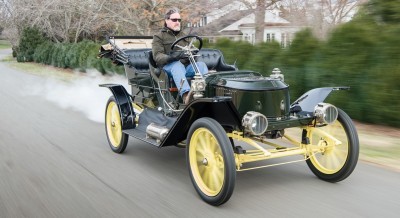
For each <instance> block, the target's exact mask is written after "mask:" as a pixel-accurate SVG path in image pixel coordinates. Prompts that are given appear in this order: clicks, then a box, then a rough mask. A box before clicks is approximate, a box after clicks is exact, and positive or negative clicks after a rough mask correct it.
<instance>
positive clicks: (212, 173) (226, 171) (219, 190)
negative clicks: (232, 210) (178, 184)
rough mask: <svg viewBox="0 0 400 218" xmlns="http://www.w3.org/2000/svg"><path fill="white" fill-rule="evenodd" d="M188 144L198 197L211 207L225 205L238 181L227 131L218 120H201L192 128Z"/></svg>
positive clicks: (190, 170)
mask: <svg viewBox="0 0 400 218" xmlns="http://www.w3.org/2000/svg"><path fill="white" fill-rule="evenodd" d="M188 142H189V143H188V147H187V163H188V167H189V173H190V178H191V180H192V183H193V185H194V187H195V189H196V191H197V193H198V194H199V195H200V197H201V198H202V199H203V200H204V201H205V202H207V203H209V204H211V205H214V206H217V205H221V204H223V203H225V202H226V201H228V200H229V198H230V197H231V195H232V193H233V189H234V187H235V179H236V168H235V159H234V154H233V149H232V145H231V143H230V141H229V138H228V137H227V135H226V132H225V130H224V129H223V128H222V126H221V125H220V124H219V123H218V122H217V121H215V120H214V119H211V118H200V119H198V120H196V121H195V122H194V123H193V124H192V126H191V127H190V130H189V134H188Z"/></svg>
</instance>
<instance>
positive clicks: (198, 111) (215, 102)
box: [160, 97, 242, 147]
mask: <svg viewBox="0 0 400 218" xmlns="http://www.w3.org/2000/svg"><path fill="white" fill-rule="evenodd" d="M201 117H210V118H213V119H214V120H216V121H217V122H218V123H220V124H221V125H222V126H223V127H224V128H225V129H226V130H240V129H241V128H242V126H241V119H240V115H239V112H238V111H237V110H236V108H235V105H233V103H232V99H231V97H213V98H200V99H197V100H194V101H192V102H191V103H190V104H189V105H188V106H187V107H186V108H185V109H184V110H183V111H182V113H181V114H180V115H179V117H178V119H177V120H176V122H175V124H174V125H173V126H172V128H171V129H170V131H169V133H168V135H167V136H166V138H165V140H164V141H163V142H162V143H161V145H160V147H163V146H169V145H176V144H177V143H179V142H181V141H182V140H185V139H186V136H187V133H188V131H189V128H190V126H191V125H192V123H193V122H194V121H196V120H197V119H199V118H201Z"/></svg>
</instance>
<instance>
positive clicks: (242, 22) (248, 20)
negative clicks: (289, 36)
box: [219, 10, 290, 32]
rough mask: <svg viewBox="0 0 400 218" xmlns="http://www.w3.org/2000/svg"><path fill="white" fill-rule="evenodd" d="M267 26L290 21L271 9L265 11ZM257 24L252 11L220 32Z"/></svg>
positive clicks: (286, 23)
mask: <svg viewBox="0 0 400 218" xmlns="http://www.w3.org/2000/svg"><path fill="white" fill-rule="evenodd" d="M264 22H265V25H266V26H287V25H289V24H290V22H289V21H287V20H285V19H283V18H282V17H280V16H279V15H277V14H276V13H272V12H271V11H270V10H267V11H265V19H264ZM254 24H255V15H254V13H251V14H249V15H247V16H245V17H243V18H241V19H239V20H237V21H236V22H233V23H232V24H230V25H229V26H227V27H225V28H223V29H221V30H219V32H225V31H231V30H239V27H251V26H253V27H254Z"/></svg>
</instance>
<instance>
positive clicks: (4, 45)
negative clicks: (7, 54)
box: [0, 40, 11, 49]
mask: <svg viewBox="0 0 400 218" xmlns="http://www.w3.org/2000/svg"><path fill="white" fill-rule="evenodd" d="M6 48H11V44H10V42H9V41H6V40H0V49H6Z"/></svg>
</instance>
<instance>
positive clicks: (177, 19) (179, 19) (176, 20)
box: [170, 18, 182, 23]
mask: <svg viewBox="0 0 400 218" xmlns="http://www.w3.org/2000/svg"><path fill="white" fill-rule="evenodd" d="M170 20H171V21H172V22H178V21H179V23H180V22H181V21H182V19H181V18H172V19H171V18H170Z"/></svg>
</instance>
